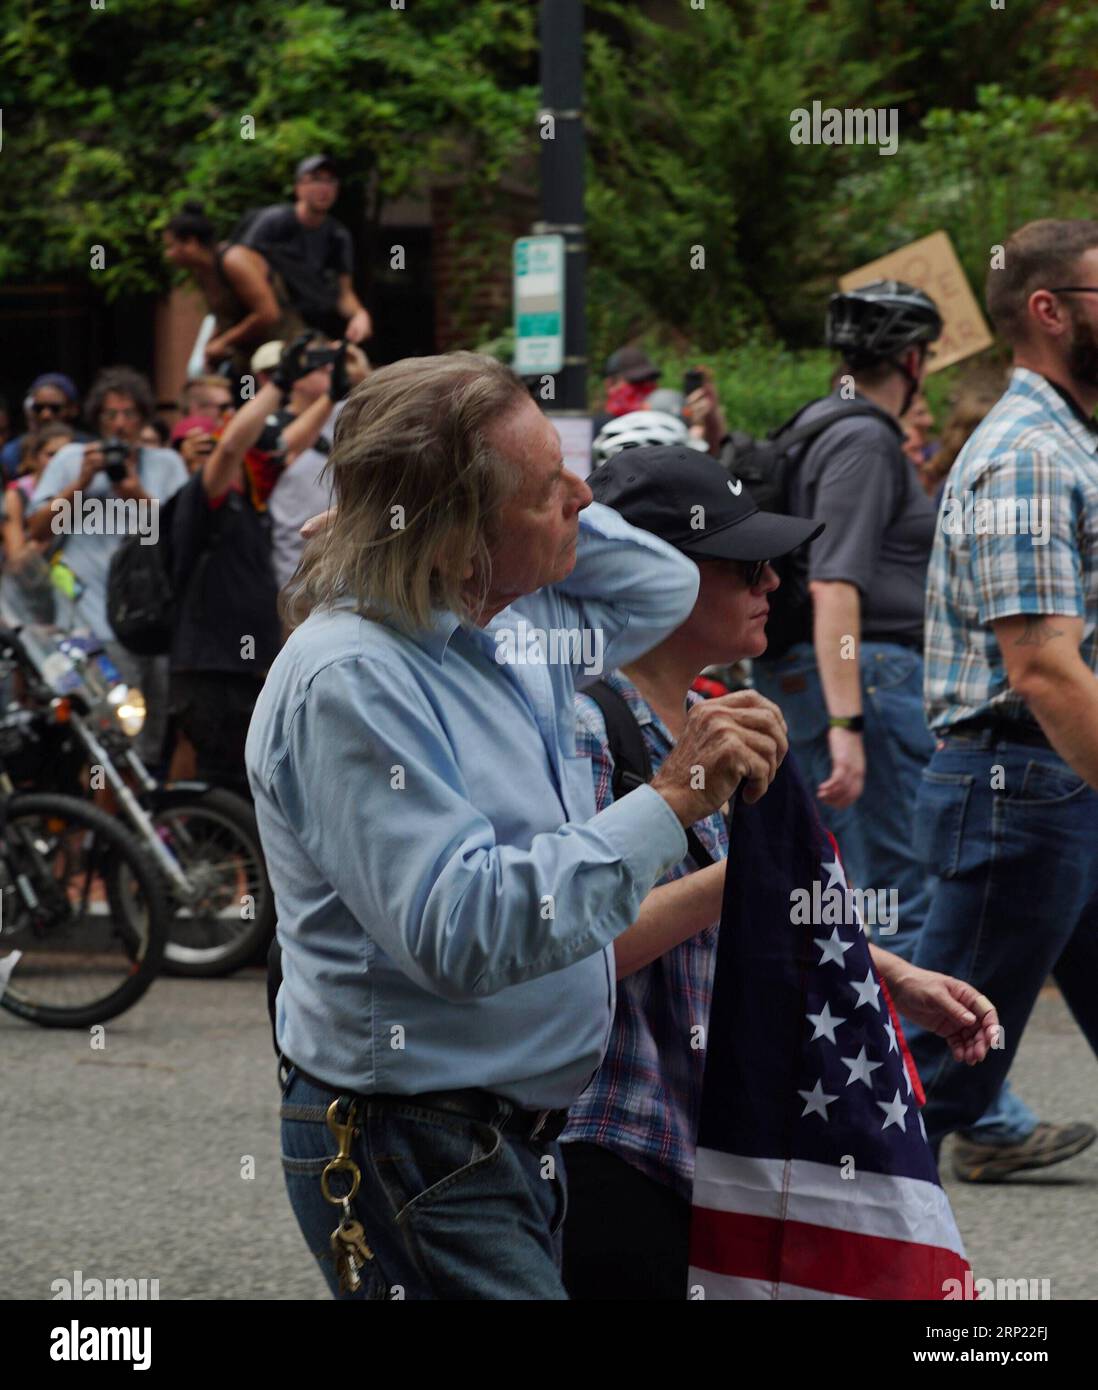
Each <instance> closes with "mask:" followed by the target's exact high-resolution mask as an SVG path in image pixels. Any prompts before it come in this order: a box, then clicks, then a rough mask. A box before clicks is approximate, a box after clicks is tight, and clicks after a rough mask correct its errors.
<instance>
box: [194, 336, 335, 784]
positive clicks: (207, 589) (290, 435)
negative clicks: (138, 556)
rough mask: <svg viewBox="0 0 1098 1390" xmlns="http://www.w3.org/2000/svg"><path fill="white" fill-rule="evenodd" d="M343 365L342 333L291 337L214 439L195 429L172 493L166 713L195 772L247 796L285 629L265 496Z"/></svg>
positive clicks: (312, 429)
mask: <svg viewBox="0 0 1098 1390" xmlns="http://www.w3.org/2000/svg"><path fill="white" fill-rule="evenodd" d="M349 366H350V364H349V363H348V360H347V344H345V343H344V344H340V343H336V344H334V345H332V344H329V343H327V342H322V341H317V340H316V339H315V337H314V335H312V334H311V333H303V334H302V335H301V336H300V337H299V338H296V339H295V340H294V342H292V343H291V344H290V345H289V346H288V347H286V348H284V349H283V351H282V353H281V355H280V357H279V360H278V363H277V365H276V366H275V367H274V369H273V370H272V371H271V372H270V376H269V379H268V380H267V381H266V382H265V383H264V384H263V385H262V386H261V387H260V389H259V391H258V392H257V393H256V395H255V396H254V398H253V399H252V400H250V401H246V402H245V404H244V405H243V406H241V408H240V410H238V411H237V413H236V414H235V415H234V416H233V418H232V419H231V420H230V421H229V422H228V424H227V425H226V426H225V429H224V431H223V432H222V434H221V436H220V438H219V439H217V440H216V442H213V447H212V448H210V447H209V443H210V441H208V439H207V440H203V439H201V438H200V437H199V436H196V443H195V449H196V451H198V450H201V451H202V452H196V454H195V462H194V465H193V467H192V470H191V478H190V481H189V482H188V483H187V485H186V486H185V487H184V488H183V489H182V490H181V491H180V493H179V495H178V496H177V497H176V498H175V500H174V501H173V503H172V515H171V534H170V541H171V566H172V586H173V589H174V591H175V594H176V601H177V617H176V625H175V633H174V636H173V639H172V649H171V658H170V661H171V711H172V718H173V720H174V721H175V724H176V728H177V730H178V732H180V733H181V734H182V735H183V736H184V737H185V738H186V740H187V742H188V743H189V744H190V745H191V747H192V748H193V749H194V757H195V762H194V771H195V772H196V774H197V775H198V776H199V777H201V778H203V779H204V780H208V781H212V782H215V783H217V784H219V785H221V786H227V787H230V788H232V789H234V790H238V791H240V792H241V793H242V794H243V795H245V796H250V792H249V790H248V785H247V782H246V780H245V777H244V739H245V737H246V735H247V732H248V721H249V720H250V719H251V716H252V709H253V708H254V706H255V701H256V697H257V696H258V694H259V691H260V687H261V686H262V684H263V680H264V677H265V676H266V673H267V668H268V667H269V666H270V664H271V662H272V661H273V660H274V658H275V655H276V653H277V651H278V649H279V646H280V645H281V639H282V633H281V627H280V624H279V619H278V584H277V582H276V580H275V573H274V567H273V564H272V551H271V523H272V517H271V513H270V510H269V508H268V504H269V502H270V500H271V494H272V492H273V490H274V488H275V485H276V484H277V482H278V480H279V478H280V477H281V476H282V473H283V470H284V469H285V468H287V467H288V466H289V465H290V464H292V463H293V461H294V460H295V459H296V458H297V457H298V456H299V455H300V454H301V452H302V451H303V450H305V449H307V448H309V447H310V446H311V445H312V444H313V443H314V442H315V441H316V438H317V436H318V435H319V433H320V431H321V429H322V427H323V425H324V423H325V421H326V420H327V419H328V416H329V414H330V413H331V410H332V405H333V402H334V401H337V400H342V399H343V397H344V396H345V395H346V393H347V391H349V390H350V388H351V386H352V385H354V384H355V383H356V382H357V379H358V375H357V373H356V372H354V371H352V370H350V369H349ZM287 403H288V405H289V409H287V408H286V407H287ZM184 423H186V422H184V421H181V422H180V425H181V426H182V425H183V424H184ZM180 756H182V755H180Z"/></svg>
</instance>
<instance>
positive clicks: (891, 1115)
mask: <svg viewBox="0 0 1098 1390" xmlns="http://www.w3.org/2000/svg"><path fill="white" fill-rule="evenodd" d="M877 1104H878V1105H879V1106H880V1107H881V1109H882V1110H883V1111H884V1112H885V1115H886V1117H887V1118H886V1119H885V1122H884V1124H883V1125H882V1126H881V1130H882V1131H884V1130H886V1129H887V1128H888V1127H889V1125H899V1126H900V1128H901V1129H902V1130H903V1132H904V1133H905V1134H906V1133H907V1122H906V1120H905V1119H904V1116H905V1115H906V1114H907V1106H906V1105H905V1104H904V1103H903V1101H902V1100H901V1099H900V1092H899V1088H897V1090H896V1095H895V1096H894V1097H893V1099H892V1100H890V1101H883V1100H879V1101H878V1102H877ZM919 1118H920V1119H922V1116H920V1117H919Z"/></svg>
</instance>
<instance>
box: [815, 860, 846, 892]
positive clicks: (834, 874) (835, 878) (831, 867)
mask: <svg viewBox="0 0 1098 1390" xmlns="http://www.w3.org/2000/svg"><path fill="white" fill-rule="evenodd" d="M820 868H821V869H826V870H827V883H826V885H825V888H824V891H825V892H826V891H827V889H828V888H834V887H835V885H836V883H841V884H842V886H843V887H844V888H845V887H846V874H844V873H843V866H842V865H841V864H840V863H839V861H838V860H837V859H832V860H831V862H830V863H823V864H821V865H820Z"/></svg>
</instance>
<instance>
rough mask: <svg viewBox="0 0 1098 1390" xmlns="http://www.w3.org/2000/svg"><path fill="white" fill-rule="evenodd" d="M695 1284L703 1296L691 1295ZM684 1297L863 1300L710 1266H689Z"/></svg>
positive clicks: (696, 1299) (830, 1300)
mask: <svg viewBox="0 0 1098 1390" xmlns="http://www.w3.org/2000/svg"><path fill="white" fill-rule="evenodd" d="M696 1285H697V1286H700V1287H701V1288H702V1289H703V1290H704V1294H705V1298H694V1288H695V1286H696ZM687 1297H688V1298H690V1299H693V1301H694V1302H695V1303H704V1302H705V1299H706V1298H712V1299H726V1300H727V1299H752V1300H754V1301H756V1302H758V1301H759V1300H760V1299H765V1300H767V1301H769V1300H772V1299H781V1301H782V1302H783V1303H789V1302H796V1301H797V1300H799V1299H801V1300H803V1299H810V1298H811V1299H817V1300H820V1301H826V1302H828V1303H834V1302H835V1301H836V1300H837V1299H838V1300H840V1301H845V1302H847V1303H863V1302H864V1301H865V1300H864V1299H860V1298H851V1297H850V1295H849V1294H845V1293H824V1292H822V1291H821V1290H820V1289H802V1288H800V1287H799V1286H798V1285H796V1284H778V1285H777V1286H775V1285H774V1284H773V1283H772V1282H771V1281H770V1280H769V1279H738V1278H735V1277H733V1276H732V1275H731V1274H714V1273H713V1271H712V1270H710V1269H695V1268H694V1266H693V1265H691V1266H690V1286H689V1293H688V1294H687Z"/></svg>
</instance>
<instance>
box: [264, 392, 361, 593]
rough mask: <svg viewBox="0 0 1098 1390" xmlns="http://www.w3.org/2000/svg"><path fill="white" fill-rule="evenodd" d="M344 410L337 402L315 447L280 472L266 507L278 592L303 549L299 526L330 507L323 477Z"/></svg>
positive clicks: (328, 494) (330, 491) (329, 486)
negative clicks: (338, 421) (333, 434)
mask: <svg viewBox="0 0 1098 1390" xmlns="http://www.w3.org/2000/svg"><path fill="white" fill-rule="evenodd" d="M343 406H344V402H343V401H339V402H337V403H336V404H335V405H334V406H333V407H332V413H331V414H330V415H329V416H328V418H327V420H326V421H325V422H324V428H323V429H322V430H321V432H320V437H319V438H318V439H317V442H316V445H315V446H314V447H313V448H311V449H303V450H302V451H301V453H300V454H299V455H298V456H297V458H295V459H294V461H293V463H291V464H290V466H289V468H287V469H286V470H285V471H284V472H283V474H282V476H281V477H280V478H279V480H278V482H277V483H275V486H274V491H273V492H272V493H271V496H270V501H269V502H268V504H267V505H268V508H269V510H270V513H271V560H272V563H273V565H274V573H275V581H276V582H277V584H278V587H279V588H280V589H281V588H283V586H284V585H286V584H288V583H289V582H290V579H291V577H292V575H293V572H294V570H296V569H297V566H298V562H299V561H300V560H301V554H302V551H303V550H304V549H305V541H304V539H303V538H302V535H301V528H302V526H304V524H305V523H306V522H307V521H308V520H309V518H310V517H311V516H318V515H319V514H320V513H321V512H326V511H327V510H328V508H329V507H330V506H331V505H332V489H331V485H330V484H329V482H328V480H327V479H326V478H324V477H323V474H324V469H325V468H326V467H327V464H328V452H329V450H330V449H331V447H332V431H333V430H334V429H335V422H336V420H337V419H338V418H339V412H340V411H341V410H342V409H343Z"/></svg>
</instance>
